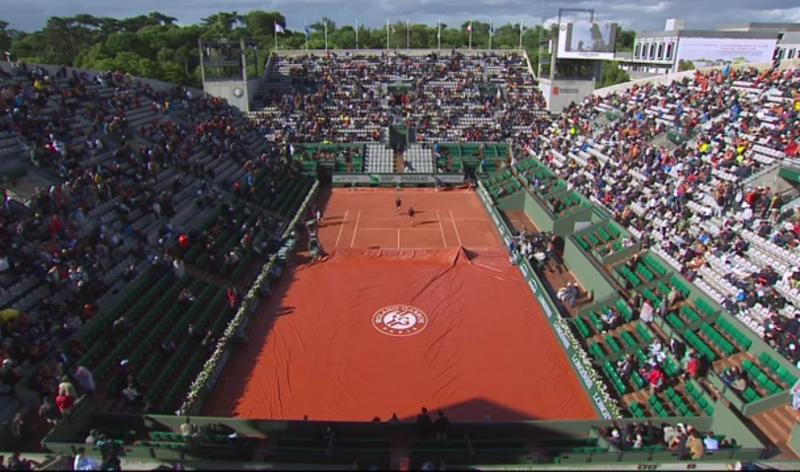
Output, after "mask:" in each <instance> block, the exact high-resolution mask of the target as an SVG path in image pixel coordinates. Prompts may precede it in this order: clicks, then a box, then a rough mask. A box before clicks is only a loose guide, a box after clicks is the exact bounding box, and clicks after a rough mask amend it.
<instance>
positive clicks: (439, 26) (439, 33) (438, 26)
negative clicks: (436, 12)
mask: <svg viewBox="0 0 800 472" xmlns="http://www.w3.org/2000/svg"><path fill="white" fill-rule="evenodd" d="M436 39H442V22H439V23H437V24H436Z"/></svg>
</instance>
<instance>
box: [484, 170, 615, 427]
mask: <svg viewBox="0 0 800 472" xmlns="http://www.w3.org/2000/svg"><path fill="white" fill-rule="evenodd" d="M478 195H479V196H480V198H481V201H482V202H483V205H484V207H486V211H487V212H489V215H491V217H492V220H493V221H494V224H495V226H496V227H497V230H498V231H499V232H500V236H501V237H502V238H503V241H505V242H506V244H508V242H509V241H510V240H511V232H510V230H509V229H508V228H507V227H506V225H505V223H504V222H503V220H502V218H501V217H500V214H499V213H498V211H497V208H495V206H494V204H493V203H492V200H491V198H490V197H489V196H488V194H487V193H486V190H485V189H484V187H483V183H482V182H480V181H479V182H478ZM518 267H519V270H520V272H521V273H522V277H523V278H524V279H525V283H527V284H528V288H530V290H531V293H533V297H534V298H536V301H537V302H539V305H540V306H541V307H542V311H543V312H544V314H545V316H546V317H547V321H548V324H549V325H550V326H551V327H552V329H553V332H554V333H555V334H556V337H557V338H558V341H559V342H560V343H561V345H562V347H563V348H564V352H565V353H566V355H567V358H568V359H569V361H570V362H571V363H572V365H573V368H574V370H575V372H576V373H577V374H578V377H580V378H581V382H583V385H584V386H585V387H586V391H587V393H588V394H589V397H590V398H591V399H592V402H593V403H594V404H595V408H596V409H597V412H598V413H599V414H600V416H601V417H602V418H603V419H607V420H610V419H613V417H612V415H611V412H610V411H609V409H608V407H607V406H606V404H605V401H604V400H603V394H602V392H601V391H600V390H599V389H598V388H597V385H596V384H595V382H594V380H593V376H592V373H591V372H590V371H589V369H591V366H587V365H585V364H584V362H583V360H582V359H581V356H580V355H579V354H578V352H577V351H576V349H575V347H574V346H573V344H572V342H571V340H570V339H571V336H569V335H568V334H567V333H566V332H565V331H564V329H566V328H565V327H564V326H566V325H564V324H563V322H562V321H561V316H560V315H559V314H558V309H557V308H556V305H555V303H553V300H552V299H551V298H550V295H549V294H548V293H547V290H546V289H545V288H544V287H543V286H542V284H541V281H540V280H539V277H538V276H537V275H536V274H535V273H534V271H533V268H532V267H531V266H530V265H529V264H528V262H527V261H524V260H523V261H520V263H519V266H518Z"/></svg>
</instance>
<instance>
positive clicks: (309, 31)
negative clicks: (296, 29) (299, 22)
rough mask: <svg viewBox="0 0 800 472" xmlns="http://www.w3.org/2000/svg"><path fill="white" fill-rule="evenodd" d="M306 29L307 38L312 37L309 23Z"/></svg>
mask: <svg viewBox="0 0 800 472" xmlns="http://www.w3.org/2000/svg"><path fill="white" fill-rule="evenodd" d="M305 30H306V38H310V37H311V28H309V27H308V25H306V27H305Z"/></svg>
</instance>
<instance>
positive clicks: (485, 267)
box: [472, 262, 503, 274]
mask: <svg viewBox="0 0 800 472" xmlns="http://www.w3.org/2000/svg"><path fill="white" fill-rule="evenodd" d="M472 264H473V265H476V266H480V267H483V268H484V269H489V270H493V271H495V272H500V273H501V274H502V273H503V271H502V270H500V269H496V268H494V267H490V266H487V265H484V264H481V263H479V262H473V263H472Z"/></svg>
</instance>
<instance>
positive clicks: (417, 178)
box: [333, 174, 464, 185]
mask: <svg viewBox="0 0 800 472" xmlns="http://www.w3.org/2000/svg"><path fill="white" fill-rule="evenodd" d="M436 182H439V183H443V184H463V183H464V176H463V175H461V174H334V175H333V183H335V184H372V185H380V184H398V185H400V184H436Z"/></svg>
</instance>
